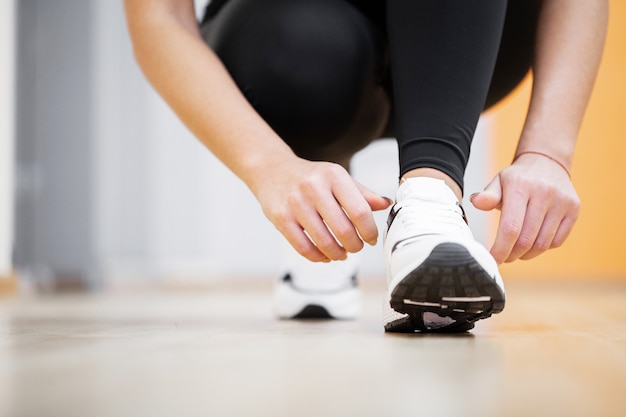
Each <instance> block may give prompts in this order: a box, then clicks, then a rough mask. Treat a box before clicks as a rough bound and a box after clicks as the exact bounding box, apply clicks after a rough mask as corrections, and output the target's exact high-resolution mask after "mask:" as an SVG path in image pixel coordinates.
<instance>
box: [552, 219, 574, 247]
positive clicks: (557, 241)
mask: <svg viewBox="0 0 626 417" xmlns="http://www.w3.org/2000/svg"><path fill="white" fill-rule="evenodd" d="M577 219H578V214H577V213H576V214H574V215H569V216H566V217H565V218H564V219H563V221H562V222H561V224H560V225H559V229H558V230H557V232H556V234H555V235H554V239H553V240H552V244H551V245H550V248H551V249H553V248H558V247H560V246H561V245H563V243H565V241H566V240H567V237H568V236H569V235H570V233H571V232H572V229H573V228H574V224H575V223H576V220H577Z"/></svg>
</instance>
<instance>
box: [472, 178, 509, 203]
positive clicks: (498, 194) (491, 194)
mask: <svg viewBox="0 0 626 417" xmlns="http://www.w3.org/2000/svg"><path fill="white" fill-rule="evenodd" d="M470 202H471V203H472V204H473V205H474V207H476V208H477V209H479V210H484V211H489V210H493V209H496V208H500V207H501V205H502V185H501V183H500V174H498V175H496V176H495V178H494V179H493V180H491V182H490V183H489V184H487V186H486V187H485V189H484V190H483V191H481V192H479V193H476V194H473V195H471V196H470Z"/></svg>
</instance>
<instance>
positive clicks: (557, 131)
mask: <svg viewBox="0 0 626 417" xmlns="http://www.w3.org/2000/svg"><path fill="white" fill-rule="evenodd" d="M607 16H608V2H607V1H606V0H589V1H588V0H585V1H573V0H543V2H542V8H541V14H540V18H539V25H538V31H537V43H536V51H535V60H534V65H533V76H534V81H533V90H532V98H531V102H530V107H529V110H528V115H527V118H526V123H525V125H524V129H523V132H522V135H521V138H520V141H519V144H518V148H517V151H516V155H520V154H522V153H524V152H528V151H535V152H541V153H544V154H547V155H549V156H551V157H552V158H554V159H556V160H557V161H559V162H560V163H561V164H562V165H564V166H565V167H567V168H568V169H569V168H570V167H571V164H572V159H573V156H574V147H575V142H576V137H577V135H578V131H579V129H580V125H581V123H582V120H583V116H584V113H585V109H586V107H587V103H588V101H589V97H590V95H591V90H592V88H593V84H594V80H595V78H596V74H597V71H598V66H599V63H600V58H601V55H602V49H603V45H604V38H605V33H606V26H607Z"/></svg>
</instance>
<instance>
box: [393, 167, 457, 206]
mask: <svg viewBox="0 0 626 417" xmlns="http://www.w3.org/2000/svg"><path fill="white" fill-rule="evenodd" d="M424 177H425V178H435V179H438V180H443V181H444V183H445V184H446V185H447V186H448V187H450V189H451V190H452V192H454V195H456V198H457V199H458V200H459V203H460V204H462V203H463V190H461V187H460V186H459V184H457V182H456V181H454V180H453V179H452V177H450V176H449V175H448V174H445V173H443V172H441V171H439V170H437V169H434V168H416V169H412V170H410V171H408V172H406V173H405V174H404V175H403V176H402V179H406V178H424Z"/></svg>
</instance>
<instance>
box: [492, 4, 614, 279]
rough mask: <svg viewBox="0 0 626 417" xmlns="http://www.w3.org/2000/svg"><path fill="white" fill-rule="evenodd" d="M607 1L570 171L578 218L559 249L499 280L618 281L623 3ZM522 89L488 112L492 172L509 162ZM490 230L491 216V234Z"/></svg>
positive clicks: (508, 269)
mask: <svg viewBox="0 0 626 417" xmlns="http://www.w3.org/2000/svg"><path fill="white" fill-rule="evenodd" d="M610 4H611V9H610V18H609V31H608V37H607V43H606V47H605V51H604V56H603V60H602V64H601V67H600V73H599V76H598V79H597V81H596V85H595V89H594V93H593V96H592V99H591V102H590V104H589V107H588V110H587V114H586V116H585V121H584V123H583V127H582V129H581V132H580V136H579V138H578V145H577V148H576V156H575V159H574V167H573V169H572V178H573V181H574V184H575V186H576V189H577V191H578V194H579V196H580V198H581V200H582V210H581V215H580V218H579V220H578V223H577V224H576V227H575V229H574V231H573V232H572V235H570V238H569V239H568V241H567V242H566V243H565V245H564V246H563V247H561V248H559V249H556V250H552V251H550V252H548V253H546V254H544V255H541V256H540V257H538V258H535V259H533V260H530V261H517V262H514V263H512V264H507V265H504V266H503V267H502V274H503V276H504V277H509V278H513V277H523V278H541V279H545V278H564V277H567V278H569V277H575V278H621V279H626V172H625V169H626V1H624V0H614V1H611V3H610ZM530 84H531V80H530V77H528V79H527V80H526V81H525V82H524V84H523V85H521V86H520V87H519V88H518V90H517V91H516V92H515V93H514V94H512V95H511V96H510V97H509V98H507V100H506V101H504V102H503V103H501V104H500V105H499V106H498V107H497V108H496V109H494V110H493V111H492V112H490V114H489V115H488V116H489V118H490V120H491V121H492V126H493V134H492V135H491V136H492V141H493V143H492V146H493V149H495V153H494V158H493V159H494V160H493V166H492V170H493V173H494V174H495V172H497V171H498V170H499V168H501V167H503V166H504V165H506V164H508V163H510V161H511V158H512V156H513V153H514V151H515V146H516V144H517V139H518V137H519V133H520V132H521V129H522V124H523V122H524V117H525V111H526V108H527V105H528V100H529V97H530ZM496 225H497V219H495V218H494V222H493V227H492V229H494V230H492V234H493V233H494V231H495V227H496Z"/></svg>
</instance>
